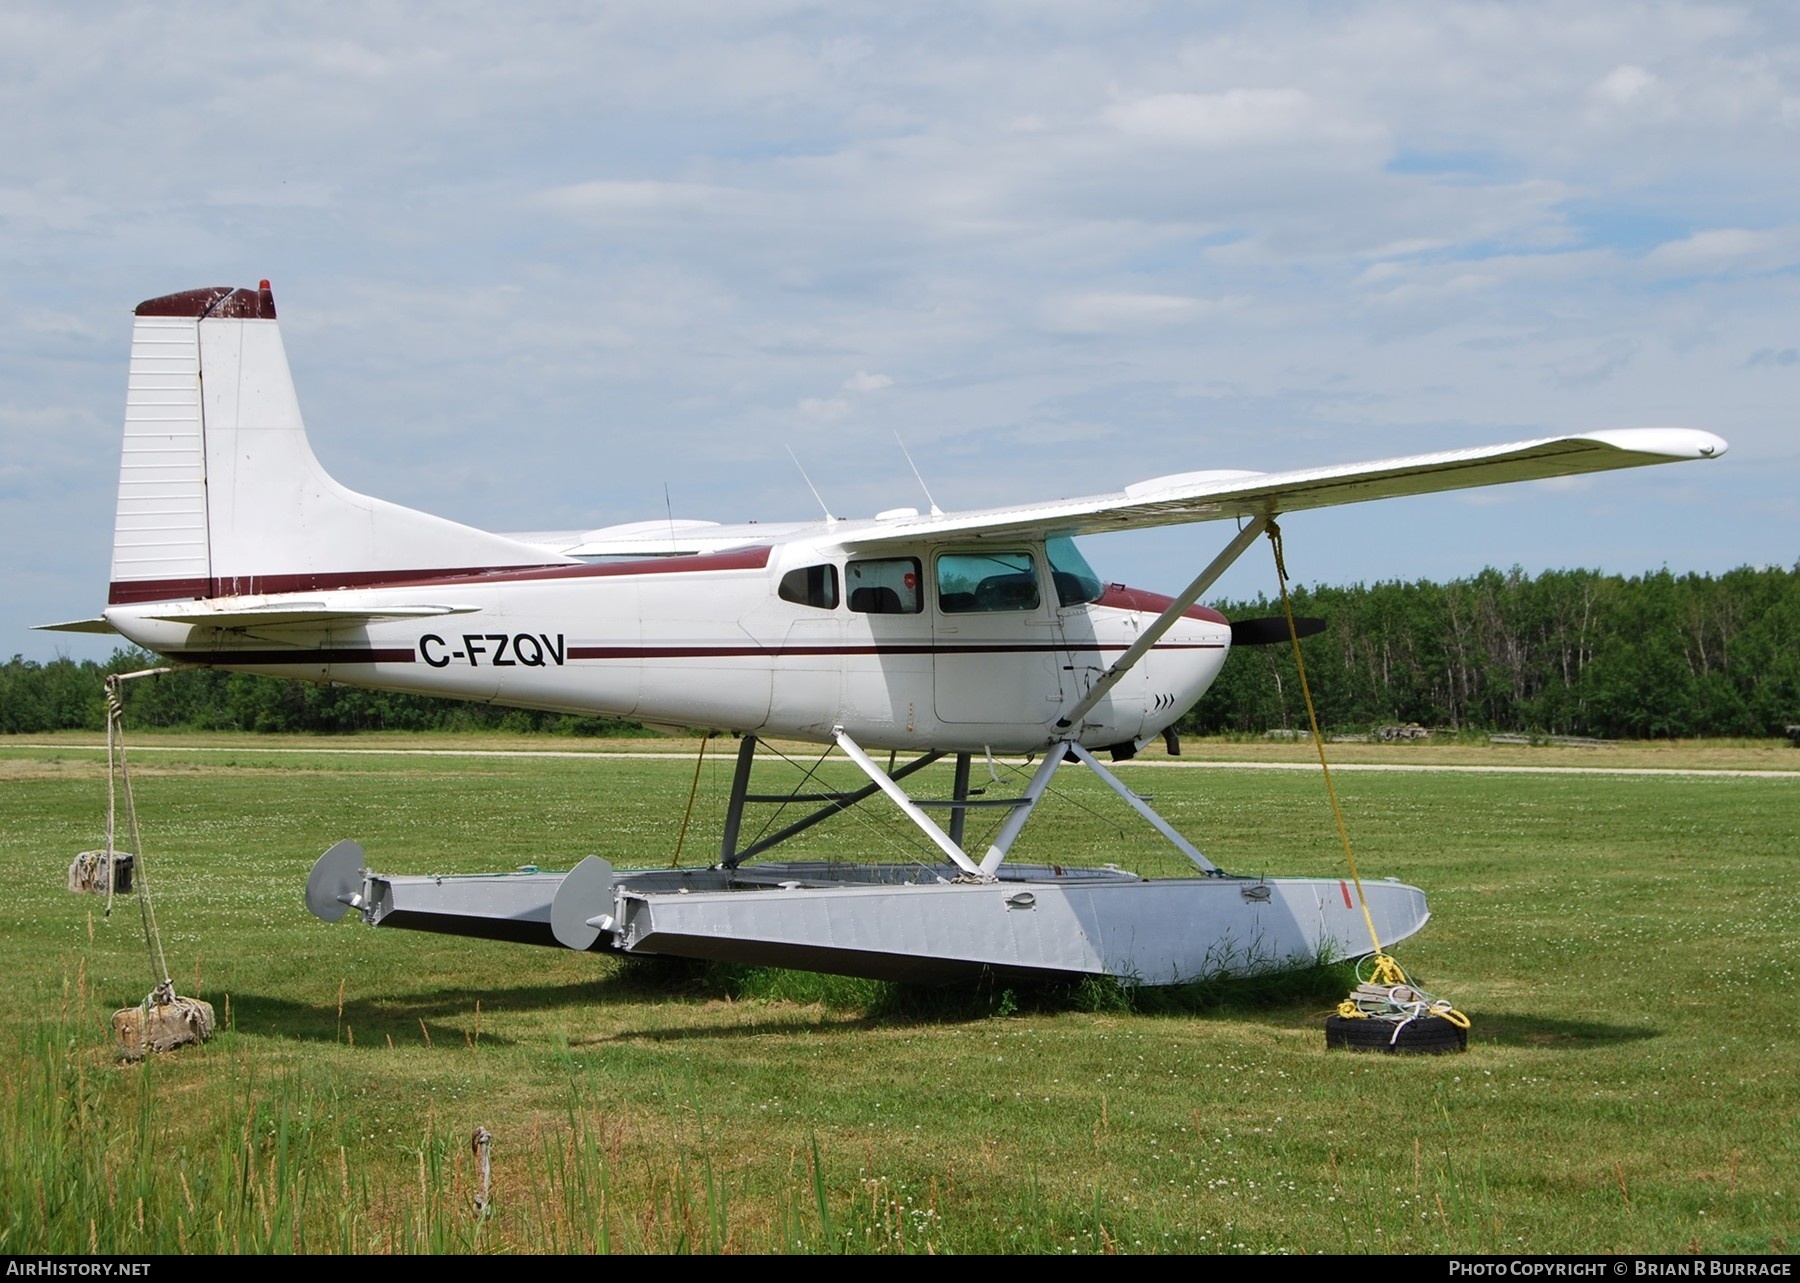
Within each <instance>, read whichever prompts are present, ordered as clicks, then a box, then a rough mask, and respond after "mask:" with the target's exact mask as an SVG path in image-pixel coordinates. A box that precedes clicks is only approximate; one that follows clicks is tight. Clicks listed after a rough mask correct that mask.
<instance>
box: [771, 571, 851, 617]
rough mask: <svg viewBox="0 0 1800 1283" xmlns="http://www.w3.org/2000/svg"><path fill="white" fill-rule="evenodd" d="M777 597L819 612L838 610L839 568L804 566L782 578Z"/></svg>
mask: <svg viewBox="0 0 1800 1283" xmlns="http://www.w3.org/2000/svg"><path fill="white" fill-rule="evenodd" d="M776 595H777V596H779V597H780V598H781V600H783V601H791V602H793V603H794V604H795V605H797V606H813V607H816V608H818V609H819V610H836V609H837V604H838V577H837V567H836V566H831V565H825V566H802V567H800V569H798V570H790V571H788V572H787V574H785V575H783V576H782V577H781V586H780V587H779V588H777V589H776Z"/></svg>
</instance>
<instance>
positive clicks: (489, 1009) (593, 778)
mask: <svg viewBox="0 0 1800 1283" xmlns="http://www.w3.org/2000/svg"><path fill="white" fill-rule="evenodd" d="M145 742H146V743H149V742H151V741H148V740H146V741H145ZM155 742H156V743H160V744H172V745H176V746H181V745H191V744H192V743H193V741H192V740H191V739H182V738H176V737H171V738H170V739H167V740H158V741H155ZM209 742H213V741H209ZM366 743H368V741H363V740H361V739H357V738H351V739H341V740H331V741H322V742H321V741H294V740H264V739H255V740H251V739H248V738H246V739H244V740H242V741H241V742H238V743H235V744H229V745H228V747H230V750H231V751H229V752H226V753H201V752H194V751H182V752H176V753H168V754H164V753H157V754H150V753H144V754H140V755H139V756H138V757H137V758H136V759H134V760H135V761H136V763H137V765H138V769H139V775H138V796H139V800H140V805H141V806H142V809H143V819H144V836H145V843H146V848H147V849H146V852H145V857H146V861H147V864H148V871H149V873H150V875H151V877H152V879H153V886H154V888H155V890H156V894H157V907H158V914H159V918H160V920H161V922H162V924H163V929H164V936H165V944H166V947H167V950H168V954H169V958H170V963H171V965H172V967H173V968H174V969H175V979H176V983H177V987H178V988H179V989H180V990H181V991H182V992H184V993H190V994H195V995H196V996H201V997H205V998H207V999H208V1000H209V1001H211V1002H212V1003H213V1004H214V1006H215V1007H216V1008H217V1010H218V1013H219V1016H220V1019H221V1024H222V1025H223V1026H224V1027H223V1029H222V1032H221V1033H220V1034H219V1035H218V1036H217V1037H216V1038H215V1039H214V1041H213V1042H211V1043H210V1044H208V1045H207V1046H205V1047H203V1048H192V1049H188V1050H185V1051H182V1052H180V1053H177V1054H174V1055H169V1056H163V1057H158V1058H153V1059H152V1060H150V1061H148V1062H145V1063H142V1064H124V1063H120V1062H119V1061H118V1060H117V1059H116V1057H115V1056H114V1055H113V1053H112V1050H111V1047H110V1044H109V1031H108V1028H107V1019H108V1017H109V1016H110V1013H111V1011H112V1010H113V1009H114V1008H116V1007H120V1006H124V1005H127V1004H130V1003H135V1002H137V1001H139V1000H140V999H141V998H142V997H143V994H144V992H145V991H146V990H147V989H148V987H149V984H150V980H151V977H150V975H149V972H148V969H147V963H146V960H145V952H144V947H143V943H142V940H141V937H140V935H139V934H138V928H137V913H136V909H135V906H133V905H131V904H129V903H125V904H121V905H120V906H119V907H118V909H117V910H116V911H115V913H114V914H113V917H112V919H111V920H110V921H107V920H105V919H104V918H103V917H102V908H103V905H102V901H101V900H100V899H99V898H97V897H82V896H71V895H69V894H67V893H66V892H65V891H64V890H63V876H64V869H65V867H66V865H67V863H68V861H69V859H70V858H71V857H72V856H73V855H74V854H75V853H76V852H77V851H80V850H83V849H86V848H88V847H92V846H94V845H96V843H97V841H98V838H99V836H100V832H101V829H100V825H101V822H102V819H103V815H104V803H105V789H104V775H103V773H102V771H101V770H100V768H99V766H98V765H97V762H98V757H97V755H96V754H93V753H91V752H86V751H81V750H78V749H76V748H73V747H59V748H56V749H50V750H36V749H26V748H22V747H18V746H7V745H4V744H0V877H3V878H4V885H5V886H6V887H7V889H8V897H7V900H6V902H5V907H4V909H0V959H3V960H4V963H5V965H6V969H7V974H8V975H9V977H10V979H11V986H10V992H11V994H12V997H13V1001H12V1002H10V1003H9V1004H7V1006H6V1008H5V1014H4V1016H0V1065H3V1066H4V1068H3V1069H0V1252H18V1253H36V1252H56V1251H66V1252H82V1251H88V1250H99V1251H105V1252H127V1253H128V1252H176V1251H181V1252H194V1253H213V1252H227V1251H245V1252H262V1251H285V1250H303V1251H313V1252H339V1251H342V1252H373V1251H390V1250H404V1251H426V1250H442V1251H589V1250H609V1251H700V1252H711V1251H778V1250H789V1251H820V1252H826V1251H855V1252H872V1251H881V1252H902V1251H904V1252H922V1251H926V1250H932V1251H940V1252H942V1251H984V1252H998V1251H1015V1252H1044V1253H1048V1252H1065V1251H1066V1252H1103V1251H1126V1252H1152V1251H1188V1252H1197V1251H1203V1252H1215V1251H1216V1252H1263V1251H1280V1252H1298V1251H1307V1252H1320V1251H1350V1252H1368V1251H1376V1252H1379V1251H1417V1252H1508V1253H1511V1252H1595V1253H1605V1252H1621V1251H1642V1252H1679V1251H1685V1250H1690V1249H1696V1248H1697V1249H1700V1250H1705V1251H1713V1252H1763V1251H1777V1252H1782V1251H1789V1250H1791V1248H1792V1242H1793V1234H1794V1228H1795V1219H1796V1210H1797V1208H1800V1198H1797V1197H1796V1195H1797V1191H1796V1188H1795V1180H1794V1173H1795V1172H1796V1171H1797V1170H1800V1164H1797V1163H1796V1157H1797V1155H1796V1148H1797V1144H1796V1141H1795V1139H1794V1134H1795V1130H1796V1129H1795V1127H1794V1119H1795V1116H1796V1113H1797V1112H1800V1111H1797V1109H1796V1105H1797V1104H1800V1087H1797V1086H1796V1084H1797V1083H1800V1072H1797V1071H1800V1063H1797V1060H1800V1057H1797V1056H1796V1048H1797V1046H1800V1039H1797V1038H1796V1018H1795V1015H1794V1011H1793V1001H1794V995H1795V992H1796V987H1795V983H1794V968H1795V956H1796V944H1797V943H1800V908H1797V905H1800V899H1797V897H1796V896H1795V894H1794V874H1793V861H1794V856H1793V850H1794V839H1795V835H1796V833H1800V777H1796V778H1788V779H1746V778H1735V777H1726V776H1718V777H1683V776H1656V777H1649V776H1625V775H1619V776H1608V775H1581V776H1549V775H1524V774H1497V775H1417V774H1407V775H1376V774H1354V773H1352V774H1345V775H1342V776H1340V777H1339V780H1338V783H1339V788H1340V791H1341V792H1342V794H1343V795H1344V799H1345V803H1346V808H1347V811H1348V816H1349V821H1350V826H1351V831H1352V835H1353V837H1354V838H1355V840H1356V843H1357V852H1358V859H1359V861H1360V862H1361V864H1362V866H1363V869H1364V872H1365V874H1366V875H1368V876H1390V875H1391V876H1397V877H1400V878H1403V879H1405V880H1407V881H1411V882H1415V883H1417V884H1419V885H1421V886H1423V887H1425V888H1426V889H1427V891H1428V892H1429V893H1430V894H1431V901H1432V910H1433V914H1434V920H1433V922H1432V924H1431V925H1430V926H1429V927H1428V928H1427V929H1426V930H1425V932H1424V933H1423V934H1422V935H1421V936H1419V937H1418V938H1417V939H1415V940H1413V941H1410V942H1408V943H1407V944H1406V945H1404V946H1403V947H1402V948H1401V950H1400V957H1401V960H1402V961H1403V962H1404V963H1406V964H1407V965H1408V967H1409V968H1410V969H1411V970H1412V971H1413V973H1414V975H1415V977H1416V978H1417V979H1418V980H1419V981H1420V983H1422V984H1424V985H1426V986H1427V987H1428V988H1432V989H1434V990H1436V991H1438V992H1440V993H1442V994H1444V995H1445V996H1448V997H1451V998H1452V999H1454V1000H1455V1001H1456V1002H1457V1003H1458V1005H1459V1006H1461V1007H1462V1008H1463V1009H1464V1010H1466V1011H1469V1012H1470V1013H1471V1014H1472V1015H1473V1016H1474V1018H1475V1021H1476V1024H1475V1030H1474V1035H1473V1038H1472V1041H1471V1047H1470V1050H1469V1052H1468V1054H1466V1055H1463V1056H1454V1057H1441V1058H1439V1057H1429V1058H1418V1059H1406V1058H1388V1057H1364V1056H1351V1055H1348V1054H1344V1053H1331V1054H1327V1053H1326V1052H1325V1051H1324V1050H1323V1035H1322V1032H1321V1022H1322V1019H1323V1016H1324V1014H1325V1012H1326V1011H1327V1010H1329V1008H1330V1007H1331V1005H1332V1003H1333V1002H1334V1000H1335V997H1336V996H1337V992H1338V990H1340V989H1341V988H1342V985H1343V977H1342V973H1341V972H1340V971H1332V970H1331V969H1322V970H1321V971H1319V972H1314V973H1296V974H1295V975H1291V976H1285V977H1282V978H1280V979H1279V980H1276V981H1270V980H1256V981H1252V980H1246V979H1244V978H1228V979H1226V980H1223V981H1221V982H1218V983H1217V984H1215V985H1214V986H1212V987H1211V988H1210V989H1198V990H1195V991H1192V992H1189V993H1186V994H1175V995H1171V994H1167V993H1161V992H1158V991H1138V992H1131V991H1126V990H1121V989H1120V988H1119V987H1118V986H1113V985H1106V984H1100V983H1088V984H1080V985H1072V986H1068V987H1065V988H1064V989H1062V990H1058V991H1049V992H1043V991H1020V990H1015V989H1004V988H1002V989H996V990H993V991H978V992H974V993H966V994H954V995H941V994H932V993H922V992H920V991H916V990H907V989H901V988H896V987H894V986H885V985H875V984H870V983H867V982H860V981H849V980H842V979H836V978H829V977H825V978H821V977H813V976H807V975H799V974H796V973H791V972H772V971H768V970H766V969H752V970H723V969H712V970H701V971H695V970H694V969H692V968H680V967H669V966H661V967H658V966H644V965H641V964H633V965H620V964H618V963H615V962H611V961H607V960H605V959H601V958H598V957H596V956H591V955H575V954H570V953H566V952H563V951H558V950H548V949H537V950H533V949H525V948H521V947H518V946H509V945H504V944H496V943H491V942H486V941H475V940H460V939H452V938H447V937H434V936H427V935H418V934H413V933H408V932H384V931H371V930H368V929H364V928H361V927H358V926H355V925H353V924H348V923H346V924H340V925H339V926H337V927H326V926H323V925H322V924H319V923H317V922H315V921H313V920H312V919H311V918H310V917H308V916H307V915H306V913H305V911H304V909H303V907H302V906H301V902H300V888H301V886H302V884H303V882H304V879H305V875H306V871H307V869H308V867H309V866H310V863H311V860H312V859H313V857H314V856H316V855H317V853H318V852H319V851H321V850H323V849H324V848H325V847H326V846H327V845H329V844H330V843H331V842H332V841H334V840H336V839H338V838H341V837H356V838H358V839H359V840H361V841H363V843H364V844H365V846H366V847H367V849H368V851H369V856H370V860H371V862H372V863H373V864H375V866H376V867H378V868H382V869H391V870H392V871H395V872H430V871H442V872H457V871H472V870H478V869H502V868H508V867H513V866H517V865H522V864H528V863H536V864H541V865H542V866H544V867H546V868H554V867H559V866H566V865H568V864H571V863H573V862H574V860H576V859H577V858H579V857H580V856H581V855H584V854H587V853H588V852H590V851H592V852H597V853H598V854H601V855H603V856H606V857H607V858H609V859H612V860H614V861H615V862H617V863H620V864H624V865H644V864H661V863H667V862H668V861H669V859H670V858H671V856H672V855H673V852H674V845H675V835H676V830H677V827H678V824H679V819H680V815H681V808H682V807H683V806H684V805H685V803H686V801H687V793H688V786H689V781H690V779H691V778H692V774H693V768H692V764H691V762H689V763H683V762H678V761H646V760H636V759H620V758H600V757H594V758H581V759H505V758H466V759H464V758H454V757H429V758H427V757H380V756H366V755H359V756H352V755H345V754H343V753H341V752H335V751H333V750H339V749H343V748H353V747H358V746H362V745H366ZM477 746H478V747H487V746H488V745H487V742H486V741H478V742H477ZM560 746H561V742H560V741H558V742H553V744H552V747H560ZM279 747H287V748H291V747H307V748H317V749H318V750H319V751H318V752H317V753H316V754H314V753H311V752H309V753H305V754H300V755H292V754H282V753H276V752H272V751H271V750H272V749H274V748H279ZM1458 751H1459V752H1460V753H1462V754H1464V755H1467V754H1469V753H1472V752H1474V750H1471V749H1469V748H1467V747H1466V746H1465V747H1463V748H1461V749H1459V750H1458ZM728 757H729V754H728V753H727V752H721V751H720V750H719V748H718V747H717V746H715V747H714V749H713V750H712V753H710V754H709V763H710V764H709V765H708V766H707V767H706V768H705V775H706V781H707V787H706V788H705V789H703V792H702V803H701V804H700V805H699V806H698V807H697V810H696V818H695V823H694V831H693V832H691V833H690V836H689V838H688V849H687V851H686V853H685V854H684V857H683V859H684V862H685V863H704V862H706V860H707V859H708V854H709V853H708V850H707V845H706V839H707V838H709V837H710V839H711V841H713V842H716V840H717V838H716V834H717V830H718V825H719V822H720V815H721V810H722V804H721V801H720V796H721V794H722V789H723V785H724V783H725V780H726V779H727V778H728V774H727V773H728V771H729V763H728ZM1405 760H1407V761H1420V760H1426V759H1425V758H1423V757H1422V756H1421V754H1420V753H1419V751H1418V750H1416V749H1414V748H1412V747H1411V746H1409V748H1408V753H1407V757H1406V759H1405ZM1459 760H1461V759H1460V758H1459ZM1494 760H1495V761H1513V760H1517V759H1516V757H1504V756H1496V758H1495V759H1494ZM1593 764H1595V765H1604V764H1606V763H1604V762H1596V763H1593ZM1669 764H1671V765H1675V764H1677V763H1676V762H1670V763H1669ZM1125 769H1126V771H1127V772H1128V776H1127V778H1128V779H1129V780H1130V781H1131V782H1132V783H1133V784H1134V786H1135V787H1137V788H1139V789H1141V790H1143V791H1146V792H1152V793H1154V794H1155V795H1156V799H1157V804H1158V806H1159V808H1160V809H1162V810H1164V811H1165V813H1167V814H1169V815H1170V816H1171V818H1173V819H1174V820H1175V821H1176V822H1177V824H1178V825H1179V826H1180V827H1182V828H1183V829H1184V830H1185V831H1187V832H1189V833H1191V834H1194V835H1196V836H1197V837H1198V838H1199V839H1200V844H1201V846H1202V848H1203V849H1205V850H1206V851H1207V852H1208V854H1209V855H1211V856H1212V857H1213V858H1214V859H1215V860H1218V861H1219V862H1220V863H1221V864H1223V865H1224V866H1225V867H1227V868H1229V869H1232V870H1233V871H1241V872H1251V873H1257V872H1269V873H1293V874H1312V875H1328V874H1336V873H1337V872H1339V863H1340V861H1341V853H1340V852H1339V851H1338V849H1337V843H1336V837H1335V834H1334V833H1333V831H1332V828H1331V822H1330V816H1329V813H1328V811H1327V809H1326V804H1325V802H1324V799H1323V795H1322V792H1321V790H1320V787H1319V784H1318V781H1317V779H1316V777H1313V776H1308V775H1305V774H1301V773H1289V772H1262V771H1254V772H1252V771H1226V770H1204V769H1203V770H1164V769H1148V768H1145V769H1135V768H1131V767H1127V768H1125ZM1065 778H1066V779H1067V780H1068V781H1069V783H1068V785H1067V787H1066V789H1065V796H1064V797H1063V798H1062V799H1060V800H1059V802H1058V804H1057V805H1058V806H1059V808H1060V809H1059V811H1058V813H1057V814H1055V815H1054V816H1048V817H1045V818H1047V819H1049V820H1050V821H1051V822H1050V823H1048V824H1043V825H1042V826H1041V827H1039V828H1037V829H1036V830H1035V831H1033V830H1028V834H1030V835H1031V839H1032V841H1033V843H1034V848H1033V849H1021V850H1020V851H1018V852H1017V853H1016V854H1017V858H1020V859H1032V858H1040V859H1057V860H1060V861H1063V862H1071V863H1082V862H1101V861H1106V860H1112V861H1116V862H1118V863H1120V864H1122V865H1125V866H1127V867H1138V868H1141V869H1143V870H1144V871H1146V872H1152V873H1156V872H1161V873H1173V872H1177V871H1178V870H1179V868H1180V865H1179V863H1178V862H1177V861H1174V860H1171V859H1170V858H1169V857H1167V856H1166V855H1164V854H1163V853H1161V852H1159V851H1157V850H1156V848H1155V847H1154V845H1153V843H1152V842H1151V841H1150V840H1148V838H1147V837H1146V836H1144V833H1143V832H1142V831H1141V829H1140V826H1138V825H1136V823H1135V822H1134V821H1133V822H1128V821H1127V820H1126V819H1125V818H1123V817H1122V816H1121V814H1120V812H1119V809H1118V808H1117V807H1116V806H1115V805H1112V804H1110V803H1109V802H1108V801H1107V800H1106V797H1105V796H1104V795H1103V794H1102V793H1100V792H1099V791H1097V790H1094V789H1093V788H1091V786H1089V785H1088V784H1087V783H1086V782H1085V781H1084V780H1083V779H1082V777H1081V775H1080V774H1079V773H1074V772H1069V773H1065V776H1059V787H1062V781H1063V780H1064V779H1065ZM773 782H774V776H771V783H773ZM807 849H808V850H809V852H810V853H811V854H814V855H821V854H853V855H858V856H876V857H879V858H900V857H901V856H903V855H904V854H905V853H906V852H907V851H909V850H914V849H916V843H913V842H912V841H911V839H910V837H909V836H908V835H907V834H906V833H905V831H904V830H903V829H901V828H900V827H899V826H897V825H893V824H891V823H888V822H887V821H886V820H885V819H882V820H880V821H876V820H874V819H870V820H867V821H864V820H852V819H848V818H846V820H845V821H844V822H842V823H840V824H839V825H838V826H836V827H835V828H834V827H833V826H829V825H828V826H821V828H820V829H818V830H815V831H814V832H813V833H812V834H809V835H808V843H807ZM478 1125H481V1126H485V1127H487V1128H488V1129H489V1131H491V1132H492V1133H493V1134H494V1137H495V1140H494V1145H493V1151H492V1153H493V1182H494V1185H493V1203H492V1206H491V1208H490V1210H489V1211H488V1212H487V1213H486V1214H485V1215H482V1216H477V1215H476V1213H475V1212H474V1211H473V1206H472V1200H473V1195H474V1193H475V1190H476V1184H475V1182H476V1174H475V1171H474V1167H473V1162H472V1156H471V1154H470V1150H469V1145H468V1141H469V1136H470V1134H471V1133H472V1132H473V1131H474V1129H475V1127H476V1126H478Z"/></svg>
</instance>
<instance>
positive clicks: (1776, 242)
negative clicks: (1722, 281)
mask: <svg viewBox="0 0 1800 1283" xmlns="http://www.w3.org/2000/svg"><path fill="white" fill-rule="evenodd" d="M1796 261H1800V229H1796V228H1792V227H1786V228H1761V229H1755V228H1747V227H1715V228H1709V229H1708V230H1706V231H1702V232H1695V233H1694V234H1693V235H1692V236H1688V237H1684V238H1683V239H1681V240H1678V241H1665V242H1663V243H1662V244H1661V245H1658V246H1657V247H1656V248H1655V249H1653V250H1651V251H1650V252H1649V253H1648V254H1646V255H1645V256H1644V263H1645V265H1646V266H1647V267H1649V268H1651V269H1652V270H1654V271H1656V272H1658V273H1664V274H1669V275H1704V274H1710V273H1717V272H1731V271H1772V270H1774V269H1776V268H1781V267H1787V266H1789V265H1791V264H1793V263H1795V262H1796Z"/></svg>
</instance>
